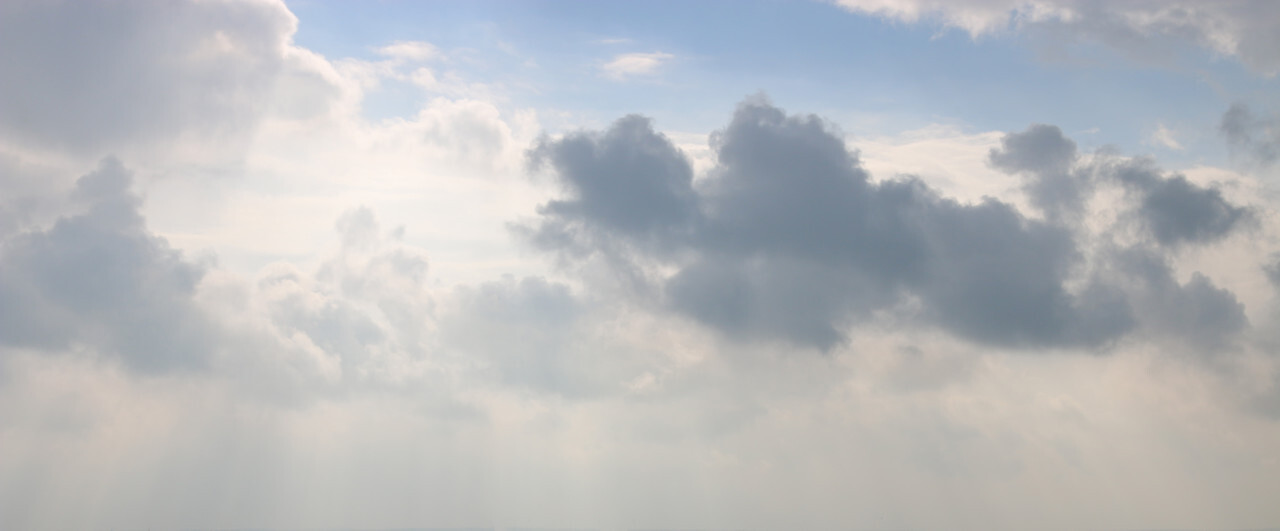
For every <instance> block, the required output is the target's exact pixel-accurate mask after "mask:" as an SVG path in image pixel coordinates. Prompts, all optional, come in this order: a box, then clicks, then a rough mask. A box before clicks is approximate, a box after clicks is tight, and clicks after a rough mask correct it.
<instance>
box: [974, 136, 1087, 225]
mask: <svg viewBox="0 0 1280 531" xmlns="http://www.w3.org/2000/svg"><path fill="white" fill-rule="evenodd" d="M988 159H989V160H990V161H991V165H992V166H995V167H996V168H998V169H1001V170H1004V171H1006V172H1009V173H1016V174H1021V175H1023V176H1024V177H1025V178H1026V179H1027V183H1026V185H1025V191H1026V193H1027V195H1028V197H1030V198H1031V202H1032V204H1034V205H1035V206H1036V207H1038V208H1040V209H1041V210H1042V211H1043V212H1044V213H1045V215H1046V216H1047V217H1048V218H1049V219H1051V220H1062V219H1064V218H1070V219H1071V220H1074V219H1075V218H1078V217H1079V216H1080V214H1082V213H1083V211H1084V207H1085V202H1086V200H1087V199H1088V197H1089V194H1090V193H1091V192H1092V181H1091V180H1090V179H1089V174H1088V173H1087V172H1077V171H1073V170H1075V166H1076V161H1077V160H1078V159H1079V153H1078V152H1077V150H1076V143H1075V142H1073V141H1072V140H1071V139H1069V138H1067V137H1065V136H1063V135H1062V130H1061V129H1058V127H1057V126H1053V125H1043V124H1036V125H1032V126H1031V127H1029V128H1027V130H1026V131H1023V132H1021V133H1012V134H1009V135H1005V137H1004V138H1003V139H1001V141H1000V148H998V149H992V150H991V152H990V153H989V155H988Z"/></svg>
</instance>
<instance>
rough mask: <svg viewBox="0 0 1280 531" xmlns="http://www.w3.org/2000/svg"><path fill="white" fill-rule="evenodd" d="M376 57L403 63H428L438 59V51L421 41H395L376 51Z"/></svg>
mask: <svg viewBox="0 0 1280 531" xmlns="http://www.w3.org/2000/svg"><path fill="white" fill-rule="evenodd" d="M376 51H377V52H378V55H384V56H387V57H391V58H393V59H401V60H405V61H429V60H431V59H436V58H438V57H440V50H439V49H437V48H436V47H435V46H432V45H431V43H428V42H422V41H397V42H395V43H392V44H388V45H386V46H383V47H381V48H378V49H377V50H376Z"/></svg>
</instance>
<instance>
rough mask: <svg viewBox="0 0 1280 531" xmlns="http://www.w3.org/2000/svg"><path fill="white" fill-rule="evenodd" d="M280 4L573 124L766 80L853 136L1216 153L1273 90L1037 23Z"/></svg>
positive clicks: (332, 38)
mask: <svg viewBox="0 0 1280 531" xmlns="http://www.w3.org/2000/svg"><path fill="white" fill-rule="evenodd" d="M290 7H291V9H293V10H294V12H295V13H296V14H297V15H298V17H299V19H300V27H299V32H298V35H297V39H296V40H297V42H298V43H299V44H301V45H303V46H306V47H308V48H311V49H314V50H316V51H319V52H320V53H323V54H325V55H327V56H330V57H366V58H370V57H373V56H374V52H373V49H374V48H376V47H377V46H381V45H385V44H390V43H392V42H395V41H403V40H423V41H427V42H431V43H432V44H434V45H436V46H438V47H439V48H441V49H442V50H445V51H446V52H452V53H453V55H455V59H454V60H450V61H448V63H447V64H442V65H439V68H441V69H442V70H452V71H456V72H458V73H459V74H461V75H463V76H465V77H468V78H471V79H474V80H478V81H481V82H485V83H495V84H497V85H499V86H502V87H505V89H506V91H507V93H506V96H507V97H508V98H509V103H511V104H512V105H515V106H520V107H532V108H535V109H540V110H553V111H557V112H559V113H562V114H567V115H570V116H572V117H573V119H572V122H573V123H571V124H570V125H574V124H576V125H580V126H599V125H603V124H604V123H607V122H609V121H611V120H612V119H614V118H616V117H618V116H621V115H624V114H628V113H640V114H644V115H648V116H651V117H653V118H655V119H656V120H657V121H658V123H659V126H660V127H661V128H663V129H669V130H678V131H695V132H696V131H710V130H712V129H714V128H716V127H720V126H722V125H723V123H724V120H725V119H726V117H727V116H728V115H729V113H730V112H731V111H732V107H733V105H734V104H735V103H736V102H737V101H739V100H741V98H743V97H744V96H746V95H749V94H754V93H758V92H764V93H766V94H768V95H769V96H770V97H771V99H773V100H774V101H775V102H776V103H777V104H779V105H781V106H782V107H784V108H786V109H788V110H790V111H793V112H813V113H817V114H820V115H823V116H827V117H831V118H833V119H834V120H836V121H837V122H840V123H842V124H844V125H845V126H846V131H847V132H849V133H852V134H855V135H858V134H893V133H896V132H900V131H904V130H909V129H914V128H918V127H922V126H925V125H928V124H932V123H949V124H954V125H957V126H959V127H961V128H963V129H965V130H972V131H987V130H1003V131H1015V130H1021V129H1023V128H1025V127H1026V126H1027V125H1028V124H1030V123H1037V122H1038V123H1051V124H1055V125H1058V126H1060V127H1062V128H1063V130H1064V131H1066V132H1067V133H1068V134H1071V135H1073V136H1075V137H1076V139H1077V140H1078V141H1079V142H1080V143H1081V144H1082V147H1085V148H1089V147H1096V146H1100V145H1116V146H1119V147H1120V148H1121V149H1122V150H1123V151H1124V152H1126V153H1145V152H1152V151H1153V150H1155V149H1158V146H1152V145H1151V143H1150V141H1149V137H1150V134H1151V131H1152V130H1153V128H1154V127H1156V126H1157V125H1158V124H1165V125H1170V126H1173V125H1176V126H1177V128H1182V129H1185V130H1186V131H1187V132H1184V133H1183V134H1184V135H1185V137H1186V138H1185V139H1186V141H1187V142H1190V143H1192V144H1199V143H1203V144H1204V145H1205V147H1212V148H1214V149H1209V150H1199V149H1197V150H1188V151H1194V152H1195V153H1196V155H1195V157H1199V159H1200V160H1201V161H1204V162H1218V161H1219V160H1220V159H1221V157H1224V156H1225V150H1223V149H1222V148H1221V142H1220V139H1218V138H1217V137H1216V136H1215V135H1214V132H1213V131H1211V130H1212V129H1213V128H1214V127H1215V126H1216V123H1217V120H1218V119H1219V117H1220V116H1221V114H1222V112H1223V111H1224V110H1225V109H1226V108H1227V106H1228V105H1230V103H1231V102H1232V101H1234V100H1236V99H1239V98H1241V97H1247V96H1249V95H1251V94H1263V93H1267V91H1268V90H1267V89H1268V88H1270V89H1272V90H1274V85H1275V82H1274V81H1275V80H1267V79H1263V78H1259V77H1258V76H1256V75H1252V74H1251V73H1249V72H1247V71H1246V70H1244V69H1243V67H1241V66H1240V65H1239V64H1238V63H1236V62H1235V61H1231V60H1224V59H1220V58H1215V57H1213V56H1212V55H1211V54H1209V53H1207V52H1202V51H1198V50H1196V49H1194V48H1191V47H1190V46H1185V47H1182V48H1178V49H1174V50H1171V51H1168V52H1167V53H1168V54H1170V55H1171V56H1172V57H1173V60H1172V61H1163V62H1149V61H1148V62H1144V61H1136V60H1134V59H1133V57H1131V56H1128V55H1126V54H1124V53H1120V52H1117V51H1115V50H1114V49H1111V48H1108V47H1105V46H1102V45H1098V44H1088V43H1078V42H1077V43H1067V44H1064V45H1061V46H1059V47H1056V48H1054V49H1051V50H1050V49H1048V48H1049V47H1048V46H1047V45H1046V44H1045V42H1043V40H1044V36H1043V35H1027V34H1005V35H996V36H988V37H984V38H981V39H977V40H974V39H971V38H970V37H969V36H968V35H967V34H965V33H963V32H961V31H958V30H952V29H945V28H941V27H939V26H938V25H937V24H933V23H928V22H925V23H920V24H903V23H896V22H887V21H884V20H881V19H877V18H873V17H867V16H861V15H856V14H852V13H848V12H846V11H843V10H841V9H839V8H837V7H835V6H832V5H828V4H824V3H818V2H812V3H800V2H778V1H760V0H734V1H711V2H549V1H535V2H492V1H475V2H447V3H446V2H441V3H426V2H378V3H348V2H332V3H330V2H320V1H316V0H307V1H304V2H296V3H291V4H290ZM653 52H662V53H667V54H671V56H672V57H671V58H670V59H669V61H668V62H667V63H666V64H663V65H661V66H660V67H659V68H657V69H656V70H655V72H653V73H652V74H650V75H635V76H628V77H625V78H623V79H612V78H609V77H607V76H605V75H603V73H602V70H601V67H602V66H603V65H604V64H605V63H607V62H608V61H609V60H611V59H612V58H613V57H615V56H617V55H619V54H624V53H653ZM405 90H412V89H411V88H409V87H398V88H397V87H393V86H389V88H387V89H386V90H384V91H383V93H379V94H374V95H371V98H370V99H371V100H373V99H378V98H386V99H385V100H384V101H380V102H373V101H370V102H368V103H367V104H366V106H367V107H368V109H367V113H369V114H370V115H371V116H373V117H378V118H383V117H387V116H393V115H396V114H398V113H409V112H412V110H413V105H415V104H417V103H419V102H420V101H422V100H421V99H415V98H413V97H412V96H411V94H410V93H406V92H404V91H405ZM1242 95H1243V96H1242ZM1170 109H1176V110H1177V115H1169V113H1170ZM855 116H856V117H861V118H860V119H852V118H850V119H848V120H846V119H845V117H855ZM868 117H869V118H868ZM868 119H869V120H870V121H869V122H866V121H867V120H868ZM862 122H866V123H873V124H874V125H875V130H874V131H873V130H870V129H866V130H863V129H862V128H861V127H860V126H859V125H858V124H859V123H862ZM1177 128H1175V129H1177ZM1087 132H1092V133H1087ZM1188 147H1190V146H1188ZM1197 147H1199V146H1197ZM1187 156H1188V157H1189V156H1191V155H1187ZM1205 157H1208V158H1209V159H1211V160H1208V161H1205V160H1203V159H1204V158H1205Z"/></svg>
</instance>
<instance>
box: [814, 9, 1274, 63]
mask: <svg viewBox="0 0 1280 531" xmlns="http://www.w3.org/2000/svg"><path fill="white" fill-rule="evenodd" d="M835 3H836V4H837V5H839V6H841V7H843V8H845V9H848V10H850V11H853V12H858V13H866V14H870V15H875V16H880V17H885V18H891V19H895V20H901V21H904V22H912V23H914V22H917V21H920V20H937V21H939V22H940V23H941V24H943V25H945V26H948V27H953V28H958V29H960V30H963V31H965V32H968V33H969V34H970V35H971V36H973V37H975V38H977V37H981V36H985V35H991V34H995V33H1000V32H1005V31H1011V30H1012V31H1019V30H1022V31H1037V30H1045V31H1049V32H1058V33H1059V34H1060V35H1069V36H1072V37H1074V38H1086V39H1092V40H1098V41H1101V42H1103V43H1106V44H1108V45H1111V46H1115V47H1117V48H1119V49H1122V50H1126V51H1132V52H1135V53H1138V54H1151V53H1159V52H1158V50H1159V49H1160V48H1161V47H1162V45H1163V43H1165V42H1170V41H1183V42H1189V43H1191V44H1193V45H1196V46H1201V47H1204V48H1206V49H1209V50H1212V51H1213V52H1215V53H1218V54H1221V55H1224V56H1227V57H1234V58H1236V59H1238V60H1239V61H1240V62H1242V63H1244V64H1245V65H1247V66H1248V67H1250V68H1252V69H1254V70H1256V71H1258V72H1261V73H1263V74H1266V75H1275V74H1276V73H1277V72H1280V51H1277V50H1280V37H1277V36H1276V33H1275V32H1274V31H1273V28H1272V21H1274V20H1275V19H1276V17H1277V16H1280V6H1277V5H1276V3H1275V2H1269V1H1267V0H1227V1H1221V2H1195V1H1186V0H1170V1H1159V0H1149V1H1137V2H1108V1H1103V0H1089V1H1084V2H1079V1H1069V0H996V1H989V0H963V1H941V0H835Z"/></svg>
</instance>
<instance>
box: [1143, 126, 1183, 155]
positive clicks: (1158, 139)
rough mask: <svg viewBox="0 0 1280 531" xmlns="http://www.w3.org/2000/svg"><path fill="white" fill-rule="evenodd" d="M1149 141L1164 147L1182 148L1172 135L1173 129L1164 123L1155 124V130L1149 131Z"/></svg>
mask: <svg viewBox="0 0 1280 531" xmlns="http://www.w3.org/2000/svg"><path fill="white" fill-rule="evenodd" d="M1149 142H1150V143H1152V144H1154V145H1157V146H1161V147H1163V148H1165V149H1173V150H1179V151H1180V150H1182V149H1183V148H1182V144H1181V143H1179V142H1178V139H1177V138H1175V137H1174V136H1173V131H1172V130H1171V129H1169V128H1168V127H1165V125H1164V124H1157V125H1156V129H1155V131H1152V132H1151V137H1150V139H1149Z"/></svg>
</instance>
